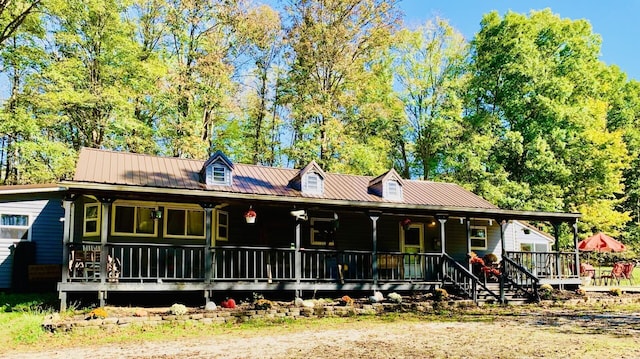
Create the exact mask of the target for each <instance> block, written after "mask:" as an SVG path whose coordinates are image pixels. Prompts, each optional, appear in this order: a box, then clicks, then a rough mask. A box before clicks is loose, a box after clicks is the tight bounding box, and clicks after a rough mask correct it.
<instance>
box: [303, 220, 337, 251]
mask: <svg viewBox="0 0 640 359" xmlns="http://www.w3.org/2000/svg"><path fill="white" fill-rule="evenodd" d="M333 221H334V219H333V218H311V219H310V220H309V224H310V225H311V244H312V245H314V246H333V245H334V244H335V243H334V242H333V240H332V238H330V236H328V235H327V232H330V231H332V230H333V228H332V226H333Z"/></svg>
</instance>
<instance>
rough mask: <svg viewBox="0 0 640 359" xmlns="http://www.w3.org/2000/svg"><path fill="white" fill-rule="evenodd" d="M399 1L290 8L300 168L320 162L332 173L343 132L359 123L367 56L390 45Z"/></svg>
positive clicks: (312, 2) (291, 88)
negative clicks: (357, 93) (359, 90)
mask: <svg viewBox="0 0 640 359" xmlns="http://www.w3.org/2000/svg"><path fill="white" fill-rule="evenodd" d="M396 3H397V1H395V0H328V1H319V0H296V1H293V2H292V4H291V6H290V7H289V14H290V17H291V18H290V23H291V27H290V29H289V31H288V39H287V41H288V44H289V45H290V46H291V57H290V61H291V67H290V71H289V75H288V79H287V83H286V85H285V88H286V92H285V94H286V97H285V99H284V101H285V102H286V104H287V105H288V106H289V109H290V114H291V121H292V124H291V125H292V130H293V136H294V138H293V143H292V146H291V148H290V150H289V152H288V156H289V158H290V159H291V160H292V161H294V162H295V163H296V164H298V165H303V164H304V163H306V162H308V161H310V160H311V159H319V161H320V162H321V165H323V166H324V167H325V169H327V170H332V169H333V167H334V166H336V165H337V164H338V163H340V162H344V161H345V159H344V158H342V155H343V152H342V151H341V148H342V146H343V145H345V144H348V142H349V141H350V140H351V139H349V138H348V134H347V133H346V131H345V126H346V125H348V123H349V122H350V121H359V120H361V119H360V118H358V116H357V114H358V111H357V110H355V109H356V108H357V107H358V104H357V103H354V100H355V98H354V97H353V96H352V95H353V93H354V91H353V89H354V88H355V87H357V84H356V83H357V81H359V80H361V79H362V78H363V76H362V74H363V72H364V70H365V65H366V63H367V61H368V60H369V56H370V55H371V54H372V52H373V51H375V50H376V49H377V48H379V47H380V46H381V45H382V44H383V43H384V42H385V41H386V39H388V36H389V35H390V33H391V31H392V29H394V27H395V24H396V21H397V19H398V13H397V9H396Z"/></svg>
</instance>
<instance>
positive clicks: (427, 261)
mask: <svg viewBox="0 0 640 359" xmlns="http://www.w3.org/2000/svg"><path fill="white" fill-rule="evenodd" d="M441 256H442V255H441V254H440V253H400V252H379V253H377V259H378V279H379V280H380V281H392V282H395V281H409V282H412V281H428V282H438V281H440V279H441V276H440V272H441V268H442V266H441V258H442V257H441Z"/></svg>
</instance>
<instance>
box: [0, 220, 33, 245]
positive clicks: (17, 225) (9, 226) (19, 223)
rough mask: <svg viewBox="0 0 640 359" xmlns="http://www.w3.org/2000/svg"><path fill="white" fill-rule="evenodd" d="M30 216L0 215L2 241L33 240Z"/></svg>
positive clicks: (0, 237) (0, 236)
mask: <svg viewBox="0 0 640 359" xmlns="http://www.w3.org/2000/svg"><path fill="white" fill-rule="evenodd" d="M30 225H31V221H30V220H29V215H28V214H14V213H4V214H0V239H12V240H20V241H28V240H30V239H31V231H30V230H29V227H30Z"/></svg>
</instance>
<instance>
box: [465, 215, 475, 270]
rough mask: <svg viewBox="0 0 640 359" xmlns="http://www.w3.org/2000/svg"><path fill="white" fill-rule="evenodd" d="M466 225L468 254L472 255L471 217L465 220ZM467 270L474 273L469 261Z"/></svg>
mask: <svg viewBox="0 0 640 359" xmlns="http://www.w3.org/2000/svg"><path fill="white" fill-rule="evenodd" d="M465 225H466V228H467V253H471V220H470V218H469V217H467V218H465ZM467 269H469V272H472V271H473V266H472V265H471V261H467Z"/></svg>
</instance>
